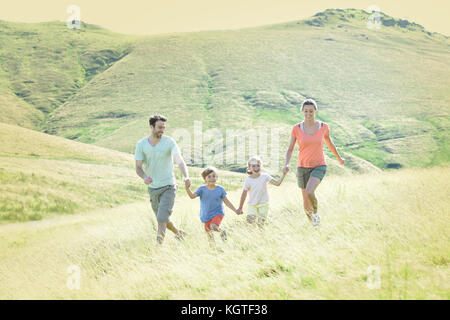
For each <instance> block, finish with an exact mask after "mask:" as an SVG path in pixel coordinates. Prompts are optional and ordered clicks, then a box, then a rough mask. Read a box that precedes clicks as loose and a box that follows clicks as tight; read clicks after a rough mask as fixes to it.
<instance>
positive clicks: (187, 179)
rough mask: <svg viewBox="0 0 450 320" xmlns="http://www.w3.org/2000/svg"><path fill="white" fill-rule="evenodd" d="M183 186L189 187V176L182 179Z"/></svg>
mask: <svg viewBox="0 0 450 320" xmlns="http://www.w3.org/2000/svg"><path fill="white" fill-rule="evenodd" d="M184 186H185V187H186V188H189V187H190V186H191V179H189V178H186V179H184Z"/></svg>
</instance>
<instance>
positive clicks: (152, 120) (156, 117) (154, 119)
mask: <svg viewBox="0 0 450 320" xmlns="http://www.w3.org/2000/svg"><path fill="white" fill-rule="evenodd" d="M157 121H162V122H166V121H167V118H166V117H164V116H162V115H160V114H154V115H152V116H151V117H150V119H149V120H148V123H149V124H150V126H152V127H155V123H156V122H157Z"/></svg>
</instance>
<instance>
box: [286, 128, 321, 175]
mask: <svg viewBox="0 0 450 320" xmlns="http://www.w3.org/2000/svg"><path fill="white" fill-rule="evenodd" d="M329 132H330V130H329V128H328V125H327V124H326V123H324V122H320V127H319V130H317V131H316V132H315V133H314V134H313V135H311V136H310V135H308V134H306V133H305V132H304V131H303V130H302V129H301V128H300V123H297V124H296V125H295V126H294V127H293V128H292V133H291V134H292V136H293V137H294V138H295V139H296V140H297V142H298V147H299V150H298V166H299V167H305V168H314V167H318V166H325V165H326V162H325V155H324V153H323V137H324V136H325V134H327V133H328V134H329Z"/></svg>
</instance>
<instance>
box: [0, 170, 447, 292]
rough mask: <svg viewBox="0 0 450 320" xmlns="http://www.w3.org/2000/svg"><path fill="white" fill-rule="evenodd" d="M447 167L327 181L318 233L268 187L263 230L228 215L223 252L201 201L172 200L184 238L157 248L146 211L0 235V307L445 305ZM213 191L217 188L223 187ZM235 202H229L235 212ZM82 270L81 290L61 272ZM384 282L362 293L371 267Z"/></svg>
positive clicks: (286, 193)
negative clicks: (211, 237) (207, 227)
mask: <svg viewBox="0 0 450 320" xmlns="http://www.w3.org/2000/svg"><path fill="white" fill-rule="evenodd" d="M449 175H450V168H449V167H435V168H430V169H414V170H413V169H409V170H401V171H397V172H389V173H382V174H379V175H373V174H367V175H360V176H346V177H338V176H328V177H326V178H325V180H324V181H323V182H322V183H321V185H320V186H319V188H318V190H317V196H318V199H319V210H320V212H321V214H322V217H323V220H322V226H321V228H320V229H314V228H313V227H312V226H311V225H310V224H309V222H307V219H306V217H305V215H304V213H303V212H302V209H301V206H300V203H301V201H300V191H299V189H298V188H297V187H296V186H295V184H294V183H292V182H290V181H287V182H286V183H284V184H283V185H282V186H281V187H278V188H277V187H274V186H270V190H269V191H270V195H271V200H270V203H271V210H270V213H269V221H268V223H267V224H266V225H265V227H264V228H263V229H258V228H256V227H254V226H250V225H248V224H247V223H246V222H245V216H236V215H235V214H234V213H232V212H230V211H229V210H227V212H226V215H225V219H224V221H223V226H224V227H225V228H226V229H227V230H228V233H229V240H228V241H227V242H226V243H223V242H221V241H220V239H219V237H217V236H216V244H217V250H213V249H211V248H210V247H209V245H208V241H207V237H206V235H205V232H204V230H203V226H202V224H201V223H200V220H199V213H198V212H199V202H198V199H195V200H191V199H188V198H187V197H186V196H185V195H183V194H179V195H178V196H177V199H176V204H175V212H174V214H173V221H174V222H175V223H176V224H177V225H178V226H180V227H181V228H183V229H184V230H186V231H187V232H188V233H189V235H188V236H187V238H186V240H185V241H184V242H178V241H176V240H175V239H174V237H173V235H171V234H168V235H167V237H166V239H165V243H164V245H163V246H162V247H159V246H157V245H156V244H155V242H156V241H155V238H156V222H155V218H154V215H153V213H152V212H151V211H150V205H149V204H148V202H147V201H144V202H136V203H133V204H127V205H122V206H119V207H117V208H113V209H99V210H96V211H92V212H91V213H90V214H89V215H74V216H64V217H58V218H55V219H51V220H44V221H40V222H31V223H25V224H13V225H5V226H1V227H0V240H1V241H0V249H1V250H0V254H1V259H2V264H1V265H0V281H1V286H0V297H1V298H6V299H11V298H15V299H17V298H38V299H39V298H51V299H53V298H62V299H82V298H86V299H99V298H102V299H103V298H105V299H341V298H342V299H449V298H450V288H449V285H448V284H449V281H448V280H449V266H448V263H449V258H448V257H449V256H450V255H449V253H450V252H449V251H450V250H449V245H448V243H449V233H448V227H449V223H450V216H449V214H448V206H449V200H448V191H449V190H448V181H449ZM219 179H220V178H219ZM239 195H240V191H239V190H236V191H231V192H230V193H229V198H230V199H231V201H232V202H233V203H235V204H237V203H238V200H239ZM71 265H76V266H78V267H79V268H80V270H81V282H80V289H79V290H70V289H68V287H67V286H66V282H67V279H68V278H69V277H70V276H71V275H70V274H68V273H67V269H68V267H69V266H71ZM371 266H375V267H376V268H378V270H379V272H380V274H379V275H380V283H379V284H380V287H379V289H377V288H373V287H370V286H369V285H368V283H369V281H370V280H371V274H370V272H369V270H370V269H369V267H371Z"/></svg>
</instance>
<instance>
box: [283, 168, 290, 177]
mask: <svg viewBox="0 0 450 320" xmlns="http://www.w3.org/2000/svg"><path fill="white" fill-rule="evenodd" d="M288 171H289V166H285V167H284V168H283V174H284V175H286V174H287V173H288Z"/></svg>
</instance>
